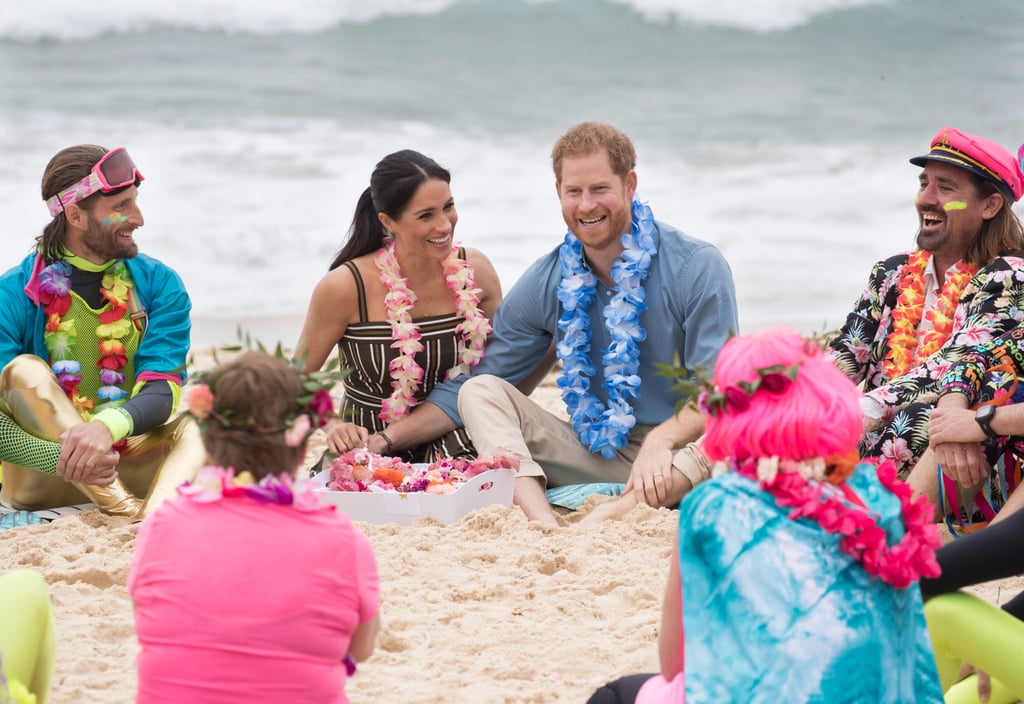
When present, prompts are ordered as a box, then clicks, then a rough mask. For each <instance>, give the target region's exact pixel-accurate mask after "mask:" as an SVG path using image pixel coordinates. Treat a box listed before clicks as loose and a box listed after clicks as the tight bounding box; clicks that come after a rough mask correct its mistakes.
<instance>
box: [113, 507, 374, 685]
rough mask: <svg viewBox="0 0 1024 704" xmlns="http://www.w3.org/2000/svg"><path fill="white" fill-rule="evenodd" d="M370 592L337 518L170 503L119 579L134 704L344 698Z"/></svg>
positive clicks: (358, 543) (359, 551)
mask: <svg viewBox="0 0 1024 704" xmlns="http://www.w3.org/2000/svg"><path fill="white" fill-rule="evenodd" d="M378 589H379V586H378V580H377V563H376V560H375V559H374V555H373V550H372V548H371V547H370V543H369V541H368V540H367V539H366V536H364V535H363V534H362V533H361V532H360V531H359V530H358V529H356V528H355V527H354V526H353V525H352V524H351V523H350V522H349V520H348V518H347V517H346V516H344V514H341V513H337V512H335V511H331V510H326V509H325V510H323V511H317V512H313V513H304V512H301V511H298V510H296V509H294V508H292V507H291V506H278V505H273V504H261V503H257V502H256V501H254V500H253V499H251V498H248V497H243V498H231V499H222V500H220V501H215V502H212V503H205V504H204V503H198V502H195V501H191V500H188V499H184V498H178V499H176V500H174V501H169V502H167V503H166V504H164V505H163V506H161V507H160V509H159V510H158V511H157V512H156V513H155V514H154V515H152V516H151V517H149V518H148V519H147V520H146V521H145V522H144V523H143V524H142V527H141V528H140V529H139V535H138V539H137V541H136V544H135V555H134V558H133V560H132V567H131V571H130V573H129V575H128V592H129V593H130V594H131V597H132V599H133V600H134V602H135V623H136V631H137V633H138V639H139V644H140V645H141V647H142V650H141V652H140V653H139V658H138V674H139V689H138V699H137V703H138V704H156V703H159V702H175V703H176V704H180V702H197V701H202V702H208V703H210V704H213V703H217V704H229V703H233V702H238V703H239V704H242V703H244V704H256V703H258V702H268V703H269V702H274V703H275V704H277V703H279V702H289V703H302V702H309V703H310V704H314V703H316V704H322V703H330V704H343V703H345V702H348V698H347V697H346V696H345V692H344V687H345V678H346V674H345V667H344V665H343V664H342V662H341V659H342V658H343V657H344V656H345V654H346V653H347V652H348V646H349V641H350V640H351V636H352V632H353V631H354V630H355V628H356V627H357V626H358V625H359V624H360V623H364V622H366V621H368V620H370V619H371V618H373V616H374V615H375V614H376V613H377V607H378Z"/></svg>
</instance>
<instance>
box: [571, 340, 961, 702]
mask: <svg viewBox="0 0 1024 704" xmlns="http://www.w3.org/2000/svg"><path fill="white" fill-rule="evenodd" d="M858 397H859V392H858V390H857V388H856V386H855V385H854V384H853V382H851V381H850V380H849V379H848V378H847V377H846V376H845V375H844V374H843V373H842V372H841V371H839V370H838V369H837V368H836V367H835V366H834V365H833V364H832V363H831V362H830V361H829V360H828V359H827V358H826V357H825V356H824V353H823V352H822V350H821V349H820V348H819V347H818V346H817V345H814V344H813V343H810V342H808V341H805V340H804V339H803V338H802V337H801V336H800V335H799V334H798V333H797V332H795V331H792V330H788V329H782V328H778V329H770V330H764V331H761V332H757V333H754V334H751V335H744V336H741V337H734V338H732V339H731V340H730V341H729V342H728V343H726V345H725V347H724V348H723V349H722V352H721V354H720V355H719V358H718V361H717V364H716V366H715V374H714V384H713V385H711V386H708V387H707V389H706V390H705V392H704V393H703V394H701V396H700V400H699V405H700V407H701V409H702V410H703V411H704V413H705V414H706V416H707V430H706V434H705V437H704V440H703V444H702V449H703V451H704V453H705V454H706V455H707V456H708V458H709V459H710V460H711V461H712V462H715V463H716V464H715V475H716V476H715V478H714V479H713V480H711V481H708V482H705V483H704V484H702V485H700V486H698V487H696V488H695V489H694V490H693V491H692V492H691V493H690V494H689V495H688V496H687V497H686V498H685V499H684V500H683V502H682V504H681V505H680V509H679V530H678V534H677V536H676V539H675V548H676V549H675V551H674V557H673V559H672V561H671V564H670V568H669V579H668V585H667V587H666V590H665V599H664V604H663V610H662V621H661V628H660V631H659V655H660V662H661V673H660V674H657V675H653V676H644V675H633V676H629V677H625V678H622V679H620V680H617V681H615V682H612V683H610V684H608V685H606V686H605V687H604V688H602V689H601V690H598V692H596V693H595V694H594V696H593V697H592V698H591V699H590V704H613V703H614V704H619V703H622V702H636V703H637V704H651V703H654V702H681V701H684V700H685V701H686V702H690V703H693V704H697V703H701V702H747V703H752V702H779V701H784V702H787V704H793V703H797V702H830V703H831V704H835V703H837V702H849V703H851V704H852V703H853V702H873V703H884V702H893V703H895V702H900V703H904V704H905V703H906V702H941V701H942V691H941V689H940V687H939V680H938V676H937V674H936V668H935V662H934V659H933V655H932V647H931V644H930V642H929V638H928V633H927V630H926V627H925V620H924V614H923V610H922V604H921V595H920V591H919V590H918V589H917V587H916V586H915V583H916V582H917V581H918V579H919V578H920V577H921V576H927V575H932V576H934V575H935V574H937V573H938V567H937V564H936V562H935V556H934V553H935V548H936V547H937V546H938V544H939V539H938V536H937V534H936V529H935V527H934V526H933V525H932V524H931V522H930V518H931V513H930V512H931V510H932V507H931V506H930V505H929V504H928V503H927V501H926V500H924V499H917V500H914V499H912V498H911V492H910V489H909V487H907V485H906V484H904V483H903V482H901V481H899V479H897V477H896V468H895V467H894V466H893V463H892V462H889V461H886V462H883V463H882V464H880V465H879V466H877V467H876V466H875V465H874V464H871V463H867V462H861V461H860V460H859V456H858V454H857V450H856V448H857V443H858V441H859V440H860V437H861V428H862V425H861V410H860V404H859V402H858ZM680 576H682V578H680Z"/></svg>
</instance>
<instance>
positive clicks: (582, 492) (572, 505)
mask: <svg viewBox="0 0 1024 704" xmlns="http://www.w3.org/2000/svg"><path fill="white" fill-rule="evenodd" d="M625 488H626V485H625V484H615V483H603V484H568V485H566V486H556V487H554V488H551V489H548V490H547V491H545V492H544V493H545V494H547V497H548V503H549V504H552V505H554V506H561V507H562V508H567V509H569V510H570V511H575V510H576V509H578V508H579V507H580V506H582V505H583V504H584V503H586V501H587V498H588V497H590V496H592V495H594V494H600V495H602V496H619V495H621V494H622V492H623V490H625Z"/></svg>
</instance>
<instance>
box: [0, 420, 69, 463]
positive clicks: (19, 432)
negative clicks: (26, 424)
mask: <svg viewBox="0 0 1024 704" xmlns="http://www.w3.org/2000/svg"><path fill="white" fill-rule="evenodd" d="M0 448H3V451H4V452H3V456H2V457H0V460H2V461H4V462H10V463H12V464H16V465H20V466H22V467H31V468H32V469H35V470H36V471H39V472H43V473H45V474H57V460H59V459H60V444H59V443H56V442H50V441H49V440H41V439H40V438H37V437H36V436H35V435H32V434H30V433H27V432H25V430H24V429H23V428H22V427H21V426H20V425H18V424H17V423H15V422H14V419H13V418H11V417H10V416H9V415H7V414H6V413H0Z"/></svg>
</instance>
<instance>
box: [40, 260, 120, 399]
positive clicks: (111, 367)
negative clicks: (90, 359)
mask: <svg viewBox="0 0 1024 704" xmlns="http://www.w3.org/2000/svg"><path fill="white" fill-rule="evenodd" d="M131 287H132V280H131V276H130V275H129V274H128V268H127V267H126V266H125V263H124V262H123V261H117V262H115V263H114V264H113V266H111V267H109V268H108V269H107V270H106V272H105V273H104V274H103V281H102V283H101V284H100V294H101V295H102V296H103V298H105V299H106V300H107V301H108V302H109V303H110V308H109V309H108V310H106V311H104V312H103V313H100V315H99V324H98V325H97V326H96V337H97V338H98V340H99V348H100V359H99V361H98V362H97V363H96V364H97V366H99V367H100V372H99V377H100V383H101V384H102V386H100V388H99V390H98V391H97V397H98V398H100V399H102V400H103V401H118V400H120V399H122V398H124V397H125V396H127V395H128V392H127V391H125V390H124V389H123V388H121V385H122V384H124V382H125V375H124V374H123V373H122V372H123V369H124V367H125V366H127V364H128V356H127V352H126V350H125V348H124V345H123V344H122V343H121V339H120V338H123V337H124V336H126V335H127V334H128V333H129V332H130V331H131V326H132V323H131V321H130V320H128V319H127V318H126V317H125V313H126V312H127V310H128V297H129V295H130V292H131ZM39 300H40V302H42V304H43V312H44V313H45V314H46V326H45V329H44V332H43V341H44V343H45V344H46V349H47V350H49V352H50V365H51V368H52V369H53V373H54V374H56V375H57V381H58V382H59V383H60V386H61V388H62V389H64V393H66V394H67V396H68V398H70V399H71V402H72V403H73V404H74V406H75V410H77V411H78V412H79V413H80V414H82V416H83V417H84V418H88V417H89V415H90V412H91V411H92V410H93V409H94V408H95V407H96V401H95V400H93V399H91V398H89V397H87V396H83V395H82V394H80V393H79V391H78V386H79V385H80V384H81V383H82V375H81V371H82V364H81V362H79V361H77V360H75V359H73V358H72V355H73V353H74V352H73V350H74V346H75V342H76V341H77V338H78V332H77V330H76V329H75V321H74V320H69V319H66V318H65V316H66V315H67V313H68V311H69V310H71V265H70V264H69V263H67V262H65V261H59V262H54V263H53V264H50V265H49V266H47V267H46V268H45V269H43V270H42V272H40V274H39Z"/></svg>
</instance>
